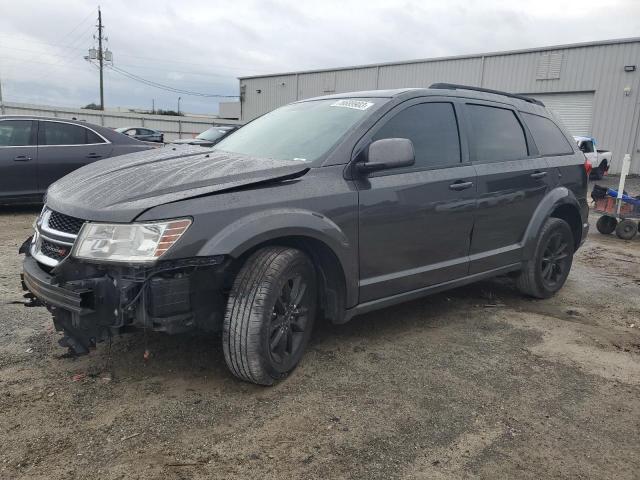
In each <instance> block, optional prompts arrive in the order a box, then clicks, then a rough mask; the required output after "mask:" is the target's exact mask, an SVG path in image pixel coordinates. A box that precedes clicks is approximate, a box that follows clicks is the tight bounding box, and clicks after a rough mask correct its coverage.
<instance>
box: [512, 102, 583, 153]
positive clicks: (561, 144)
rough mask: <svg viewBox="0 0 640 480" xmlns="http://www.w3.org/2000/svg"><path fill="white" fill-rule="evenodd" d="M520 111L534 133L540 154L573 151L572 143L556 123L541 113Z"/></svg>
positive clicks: (532, 133) (534, 139)
mask: <svg viewBox="0 0 640 480" xmlns="http://www.w3.org/2000/svg"><path fill="white" fill-rule="evenodd" d="M520 113H521V114H522V118H523V119H524V123H526V124H527V128H529V131H530V132H531V135H533V141H534V142H536V146H537V147H538V151H539V152H540V155H569V154H571V153H573V148H571V144H570V143H569V141H568V140H567V139H566V137H565V136H564V134H563V133H562V131H561V130H560V129H559V128H558V126H557V125H556V124H555V123H553V122H552V121H551V120H549V119H548V118H545V117H541V116H540V115H534V114H531V113H524V112H520Z"/></svg>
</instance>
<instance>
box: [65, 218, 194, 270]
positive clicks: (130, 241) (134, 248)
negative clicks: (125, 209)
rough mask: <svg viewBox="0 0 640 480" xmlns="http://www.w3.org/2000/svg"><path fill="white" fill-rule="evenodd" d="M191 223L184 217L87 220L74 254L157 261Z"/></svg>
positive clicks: (110, 258) (91, 257) (131, 260)
mask: <svg viewBox="0 0 640 480" xmlns="http://www.w3.org/2000/svg"><path fill="white" fill-rule="evenodd" d="M189 225H191V220H189V219H180V220H170V221H165V222H152V223H129V224H125V223H85V224H84V225H83V227H82V230H80V234H79V235H78V239H77V241H76V244H75V246H74V249H73V253H72V255H73V256H74V257H76V258H85V259H89V260H105V261H110V262H134V263H137V262H154V261H155V260H157V259H158V258H159V257H160V256H162V255H163V254H164V253H165V252H166V251H167V250H169V249H170V248H171V246H172V245H173V244H174V243H176V241H178V239H179V238H180V237H181V236H182V234H183V233H184V232H185V231H186V230H187V228H189Z"/></svg>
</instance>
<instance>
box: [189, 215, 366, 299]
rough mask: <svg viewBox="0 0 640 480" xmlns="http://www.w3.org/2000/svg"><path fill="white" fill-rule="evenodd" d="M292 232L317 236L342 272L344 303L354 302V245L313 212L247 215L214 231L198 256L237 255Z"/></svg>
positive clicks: (329, 221)
mask: <svg viewBox="0 0 640 480" xmlns="http://www.w3.org/2000/svg"><path fill="white" fill-rule="evenodd" d="M292 236H296V237H307V238H313V239H315V240H319V241H321V242H323V243H324V244H326V245H327V246H328V247H329V248H330V249H331V250H332V251H333V253H334V254H335V255H336V257H337V258H338V261H339V262H340V266H341V267H342V271H343V272H344V276H345V284H346V288H347V292H346V300H347V305H354V304H355V303H356V302H357V284H358V266H357V258H358V257H357V255H356V253H357V252H355V251H354V248H355V246H354V245H352V243H351V242H350V241H349V238H348V237H347V236H346V235H345V233H344V232H343V231H342V230H341V229H340V227H339V226H338V225H336V223H334V222H333V221H332V220H331V219H329V218H327V217H326V216H324V215H322V214H320V213H317V212H312V211H308V210H302V209H295V208H282V209H276V210H268V211H261V212H257V213H253V214H250V215H247V216H245V217H242V218H240V219H238V220H237V221H235V222H233V223H231V224H229V225H227V226H225V227H224V228H223V229H222V230H220V231H219V232H217V233H216V234H215V235H214V236H213V237H212V238H210V239H209V240H208V241H207V242H206V243H205V244H204V245H203V246H202V247H201V249H200V250H199V252H198V256H209V255H229V256H231V257H233V258H238V257H240V256H241V255H242V254H244V253H245V252H247V251H249V250H250V249H252V248H253V247H255V246H257V245H260V244H262V243H265V242H269V241H271V240H276V239H278V238H283V237H292Z"/></svg>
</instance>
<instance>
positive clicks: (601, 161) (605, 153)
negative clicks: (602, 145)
mask: <svg viewBox="0 0 640 480" xmlns="http://www.w3.org/2000/svg"><path fill="white" fill-rule="evenodd" d="M573 138H574V139H575V141H576V143H577V144H578V148H579V149H580V150H581V151H582V153H584V156H585V157H587V160H589V162H591V166H592V169H591V175H590V177H591V178H593V179H595V180H601V179H602V177H603V176H604V175H605V173H607V171H608V170H609V166H610V165H611V152H610V151H609V150H597V149H596V139H595V138H593V137H573Z"/></svg>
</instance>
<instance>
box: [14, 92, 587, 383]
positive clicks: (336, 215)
mask: <svg viewBox="0 0 640 480" xmlns="http://www.w3.org/2000/svg"><path fill="white" fill-rule="evenodd" d="M586 192H587V176H586V171H585V168H584V155H583V154H582V153H581V152H580V151H579V150H578V149H577V146H576V144H575V142H573V141H572V140H571V137H569V136H568V135H567V134H566V132H564V131H563V130H562V128H560V127H559V126H558V124H557V122H556V121H555V120H554V119H553V117H551V116H550V114H549V112H548V111H547V110H546V109H545V107H544V105H543V104H542V103H540V102H539V101H537V100H533V99H530V98H527V97H522V96H516V95H511V94H507V93H501V92H496V91H488V90H481V89H477V88H472V87H464V86H458V85H450V84H438V85H433V86H432V87H431V88H428V89H402V90H380V91H370V92H356V93H345V94H339V95H331V96H326V97H320V98H314V99H310V100H304V101H300V102H296V103H292V104H290V105H287V106H284V107H282V108H279V109H276V110H274V111H272V112H271V113H268V114H266V115H264V116H262V117H260V118H258V119H256V120H254V121H253V122H251V123H249V124H247V125H246V126H244V127H243V128H241V129H240V130H238V131H237V132H235V133H234V134H233V135H230V136H229V137H227V138H225V139H224V140H222V141H221V142H220V143H219V144H217V145H216V146H215V147H214V148H213V149H205V150H203V149H202V148H201V147H185V148H179V149H177V148H165V149H162V150H154V151H152V152H145V153H143V154H133V155H126V156H123V157H118V158H114V159H110V160H107V161H103V162H99V163H96V164H93V165H89V166H87V167H83V168H81V169H79V170H76V171H75V172H73V173H71V174H70V175H68V176H67V177H65V178H63V179H61V180H59V181H58V182H56V183H55V184H54V185H52V186H51V187H50V188H49V190H48V194H47V199H46V205H45V207H44V209H43V211H42V214H41V215H40V217H39V218H38V220H37V222H36V226H35V233H34V235H33V237H31V238H30V239H28V240H27V241H26V242H25V244H24V245H23V246H22V248H21V251H22V252H23V253H25V254H26V258H25V260H24V268H23V283H24V288H25V289H27V290H28V291H29V292H31V295H32V297H33V301H34V302H43V303H44V304H45V305H46V306H47V307H48V308H49V310H50V311H51V312H52V314H53V321H54V324H55V327H56V329H57V330H59V331H62V332H64V338H63V339H62V340H61V343H62V345H63V346H67V347H69V348H70V349H71V350H72V351H73V352H75V353H85V352H87V351H88V350H89V349H90V348H93V347H95V345H96V343H97V342H100V341H102V340H104V339H105V338H108V337H109V336H110V335H112V334H114V333H118V332H121V331H123V330H125V329H129V328H130V327H139V328H148V329H153V330H155V331H162V332H166V333H177V332H184V331H187V330H192V329H198V330H200V331H205V332H207V331H209V332H215V331H221V332H222V348H223V350H224V355H225V359H226V362H227V365H228V367H229V369H230V370H231V372H233V374H234V375H235V376H237V377H239V378H241V379H243V380H246V381H249V382H254V383H258V384H263V385H271V384H273V383H274V382H275V381H277V380H278V379H281V378H283V377H286V376H287V375H288V374H289V373H290V372H291V371H292V370H293V369H294V368H295V367H296V365H297V364H298V362H299V361H300V359H301V357H302V355H303V352H304V349H305V346H306V345H307V342H308V340H309V337H310V335H311V331H312V327H313V324H314V322H315V321H316V320H317V319H319V318H323V319H328V320H329V321H331V322H334V323H337V324H340V323H344V322H346V321H348V320H349V319H351V318H352V317H353V316H354V315H359V314H362V313H365V312H370V311H372V310H375V309H379V308H383V307H388V306H391V305H394V304H397V303H399V302H404V301H406V300H410V299H414V298H418V297H422V296H424V295H428V294H430V293H434V292H438V291H442V290H445V289H450V288H454V287H457V286H460V285H464V284H467V283H471V282H474V281H477V280H480V279H484V278H488V277H493V276H496V275H503V274H509V275H510V276H512V277H513V278H514V279H515V282H516V285H517V286H518V288H519V289H520V290H521V291H522V292H523V293H525V294H527V295H530V296H533V297H537V298H547V297H549V296H551V295H553V294H554V293H555V292H557V291H558V290H559V289H560V288H561V287H562V286H563V284H564V283H565V281H566V279H567V276H568V275H569V270H570V268H571V262H572V258H573V254H574V252H575V251H576V249H577V248H578V247H579V246H580V245H581V244H582V242H584V240H585V237H586V233H587V228H588V224H587V214H588V208H587V201H586Z"/></svg>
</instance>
